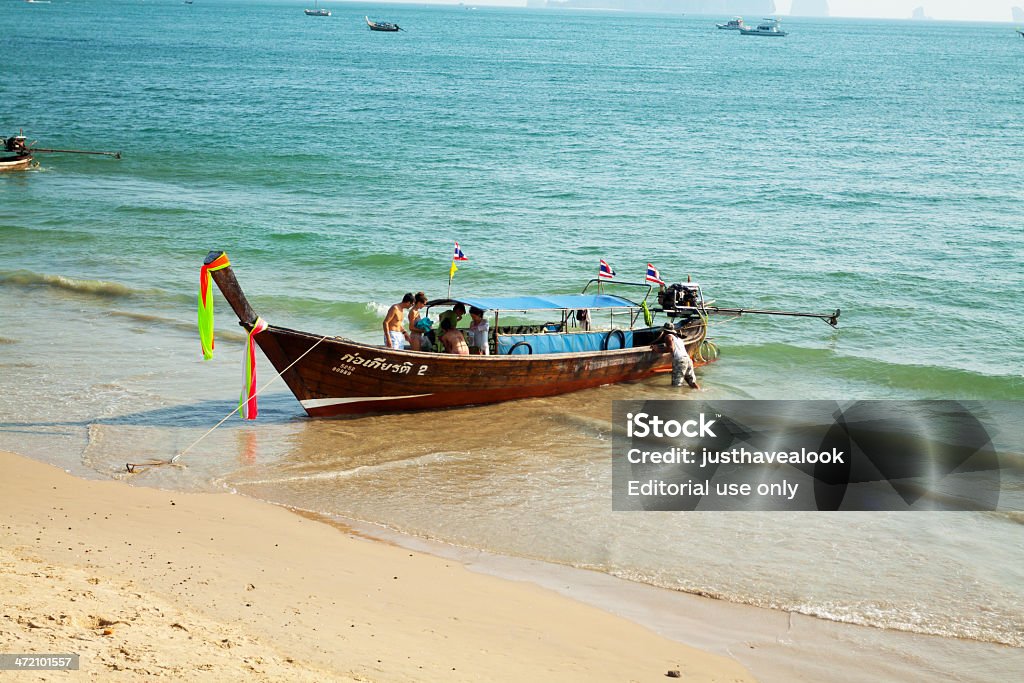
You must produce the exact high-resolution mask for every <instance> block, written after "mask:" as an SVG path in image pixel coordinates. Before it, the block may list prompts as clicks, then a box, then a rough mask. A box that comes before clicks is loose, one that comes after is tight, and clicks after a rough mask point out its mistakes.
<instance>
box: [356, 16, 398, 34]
mask: <svg viewBox="0 0 1024 683" xmlns="http://www.w3.org/2000/svg"><path fill="white" fill-rule="evenodd" d="M364 19H366V25H367V26H369V27H370V30H371V31H386V32H388V33H394V32H395V31H401V30H402V29H401V28H399V27H398V24H392V23H391V22H390V21H370V17H364Z"/></svg>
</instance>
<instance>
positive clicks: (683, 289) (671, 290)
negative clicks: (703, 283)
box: [658, 282, 701, 312]
mask: <svg viewBox="0 0 1024 683" xmlns="http://www.w3.org/2000/svg"><path fill="white" fill-rule="evenodd" d="M658 303H659V304H661V308H662V310H664V311H666V312H672V311H678V310H679V309H684V308H696V307H698V306H700V303H701V301H700V289H699V287H698V286H697V285H695V284H691V283H689V282H687V283H684V284H680V283H676V284H674V285H670V286H668V287H666V288H665V289H664V291H661V292H658Z"/></svg>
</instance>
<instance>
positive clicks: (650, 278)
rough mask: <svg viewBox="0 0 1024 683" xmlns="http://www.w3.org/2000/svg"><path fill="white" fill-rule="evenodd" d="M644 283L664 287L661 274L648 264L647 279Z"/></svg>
mask: <svg viewBox="0 0 1024 683" xmlns="http://www.w3.org/2000/svg"><path fill="white" fill-rule="evenodd" d="M645 282H653V283H654V284H656V285H664V284H665V281H664V280H662V279H661V273H659V272H658V269H657V268H655V267H654V266H652V265H651V264H650V263H648V264H647V277H646V278H645Z"/></svg>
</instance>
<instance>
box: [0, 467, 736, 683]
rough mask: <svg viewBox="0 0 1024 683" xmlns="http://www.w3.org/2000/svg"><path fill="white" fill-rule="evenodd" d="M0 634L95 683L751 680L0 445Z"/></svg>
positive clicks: (278, 520)
mask: <svg viewBox="0 0 1024 683" xmlns="http://www.w3.org/2000/svg"><path fill="white" fill-rule="evenodd" d="M0 467H2V468H3V470H4V472H5V476H4V477H3V479H2V480H0V501H3V502H2V504H0V505H2V512H3V515H2V517H3V521H2V522H0V539H2V544H0V547H2V549H3V550H2V554H0V566H2V568H3V572H2V574H0V576H2V577H3V579H2V583H0V595H3V596H4V609H3V612H2V614H0V640H3V641H4V642H5V643H6V644H5V649H8V648H10V649H11V653H16V652H24V653H43V652H77V653H80V654H81V655H82V657H81V670H80V671H79V672H77V673H75V674H57V673H54V672H36V673H35V674H23V675H26V676H33V675H34V676H36V677H37V679H46V680H51V679H54V678H56V677H58V676H59V677H73V678H75V679H78V678H81V677H82V676H87V677H89V678H90V679H95V680H100V679H104V678H107V677H110V676H120V675H124V676H127V677H132V676H135V677H138V676H154V675H171V676H175V677H181V676H188V677H200V678H206V679H208V680H214V679H224V678H233V679H237V678H240V677H242V676H245V677H246V678H251V679H254V680H267V681H270V680H318V679H319V680H323V679H324V677H325V675H326V676H328V677H330V678H332V679H340V680H356V681H378V680H379V681H453V680H467V681H471V680H495V681H498V680H507V681H521V680H610V681H611V680H616V681H622V680H661V679H663V678H664V677H665V676H666V673H667V672H668V671H680V672H681V675H682V677H683V678H684V679H685V680H694V681H725V680H728V681H753V680H755V679H754V677H753V676H752V675H751V674H750V673H749V672H748V671H746V670H745V669H744V667H743V666H742V665H740V664H739V663H737V662H735V661H733V660H732V659H731V658H728V657H725V656H720V655H714V654H710V653H707V652H702V651H700V650H697V649H694V648H691V647H687V646H685V645H682V644H679V643H677V642H674V641H672V640H669V639H667V638H664V637H663V636H660V635H657V634H655V633H653V632H652V631H650V630H648V629H646V628H644V627H642V626H639V625H637V624H635V623H633V622H631V621H629V620H627V619H624V618H622V617H618V616H614V615H612V614H609V613H606V612H603V611H602V610H599V609H596V608H594V607H590V606H587V605H585V604H582V603H579V602H577V601H575V600H571V599H567V598H565V597H563V596H560V595H557V594H556V593H554V592H552V591H551V590H549V589H547V588H542V587H539V586H537V585H535V584H533V583H530V582H526V581H512V580H508V579H502V578H497V577H494V576H488V575H486V574H483V573H480V572H475V571H471V570H470V569H468V568H467V567H464V566H463V565H462V564H461V563H458V562H453V561H450V560H445V559H444V558H440V557H435V556H432V555H428V554H424V553H419V552H415V551H410V550H407V549H405V548H401V547H399V546H397V545H392V544H389V543H387V542H380V541H376V540H368V539H366V538H363V537H361V536H359V535H357V534H346V533H343V532H341V531H339V529H338V528H336V527H334V526H328V525H326V524H323V523H320V522H315V521H311V520H309V519H304V518H303V517H302V516H300V515H298V514H295V513H293V512H291V511H289V510H286V509H282V508H281V507H280V506H275V505H270V504H267V503H264V502H262V501H257V500H255V499H250V498H246V497H244V496H240V495H237V494H230V493H223V494H212V493H183V492H176V491H163V490H158V489H149V488H143V487H134V486H130V485H127V484H125V483H124V482H119V481H91V480H85V479H79V478H76V477H73V476H72V475H70V474H67V473H66V472H64V471H63V470H61V469H59V468H56V467H54V466H52V465H48V464H44V463H41V462H38V461H35V460H31V459H29V458H26V457H23V456H19V455H15V454H11V453H7V452H0Z"/></svg>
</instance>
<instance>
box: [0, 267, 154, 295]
mask: <svg viewBox="0 0 1024 683" xmlns="http://www.w3.org/2000/svg"><path fill="white" fill-rule="evenodd" d="M0 283H2V284H9V285H45V286H47V287H53V288H54V289H62V290H65V291H69V292H77V293H79V294H91V295H93V296H102V297H110V298H119V297H131V296H136V295H139V294H147V293H148V292H146V291H142V290H137V289H132V288H131V287H128V286H127V285H122V284H120V283H118V282H107V281H106V280H78V279H75V278H71V277H65V276H64V275H47V274H45V273H33V272H31V271H28V270H16V271H14V272H8V273H0Z"/></svg>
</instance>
